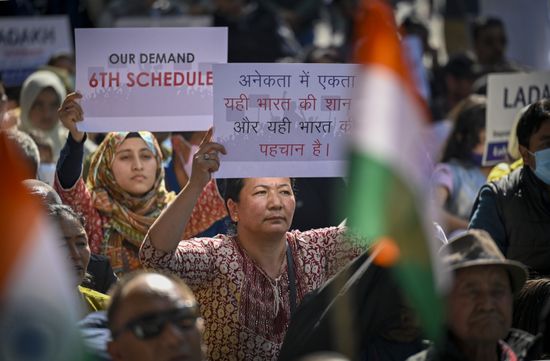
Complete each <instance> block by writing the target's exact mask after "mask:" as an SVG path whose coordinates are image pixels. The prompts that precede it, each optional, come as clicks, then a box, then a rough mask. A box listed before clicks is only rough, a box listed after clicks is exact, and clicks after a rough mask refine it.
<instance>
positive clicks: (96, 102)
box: [75, 28, 227, 132]
mask: <svg viewBox="0 0 550 361" xmlns="http://www.w3.org/2000/svg"><path fill="white" fill-rule="evenodd" d="M75 44H76V67H77V73H76V89H77V90H78V91H79V92H80V93H82V95H83V98H82V101H81V105H82V108H83V110H84V121H83V122H82V123H81V125H80V126H79V129H80V130H84V131H92V132H107V131H138V130H150V131H171V130H188V131H191V130H206V129H208V128H209V127H210V126H211V125H212V96H213V90H212V86H213V84H214V82H213V74H212V64H213V63H225V62H227V28H130V29H76V31H75Z"/></svg>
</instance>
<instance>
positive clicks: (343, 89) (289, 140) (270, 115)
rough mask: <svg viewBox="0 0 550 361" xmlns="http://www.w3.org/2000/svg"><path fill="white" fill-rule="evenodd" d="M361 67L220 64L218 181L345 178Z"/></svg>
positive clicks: (217, 76) (217, 90)
mask: <svg viewBox="0 0 550 361" xmlns="http://www.w3.org/2000/svg"><path fill="white" fill-rule="evenodd" d="M358 71H359V66H358V65H350V64H216V65H214V79H215V81H216V87H215V89H214V119H215V120H214V122H215V137H216V141H217V142H219V143H221V144H223V145H224V146H225V148H226V150H227V153H228V154H227V155H225V156H222V160H221V167H220V170H219V171H218V172H217V173H216V175H215V176H216V177H217V178H234V177H275V176H284V177H341V176H344V175H345V174H346V165H347V159H346V158H347V154H346V144H347V138H348V134H349V133H350V132H351V130H352V119H351V107H352V102H353V100H352V94H353V90H354V87H355V86H356V85H358V83H359V80H358V77H357V75H356V74H358Z"/></svg>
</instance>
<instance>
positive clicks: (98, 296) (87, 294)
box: [78, 286, 110, 311]
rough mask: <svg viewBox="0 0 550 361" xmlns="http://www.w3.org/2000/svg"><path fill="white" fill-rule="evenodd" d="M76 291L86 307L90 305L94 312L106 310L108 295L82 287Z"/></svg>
mask: <svg viewBox="0 0 550 361" xmlns="http://www.w3.org/2000/svg"><path fill="white" fill-rule="evenodd" d="M78 290H79V291H80V293H81V294H82V296H83V297H84V299H85V300H86V302H87V303H88V305H90V306H91V307H92V308H93V309H94V310H95V311H99V310H106V309H107V306H108V304H109V300H110V297H109V296H108V295H106V294H103V293H101V292H97V291H95V290H92V289H91V288H87V287H84V286H78Z"/></svg>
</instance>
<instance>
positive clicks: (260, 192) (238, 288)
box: [140, 131, 361, 360]
mask: <svg viewBox="0 0 550 361" xmlns="http://www.w3.org/2000/svg"><path fill="white" fill-rule="evenodd" d="M211 134H212V131H210V132H209V133H208V134H207V136H206V137H205V140H203V142H202V144H201V146H200V150H199V151H198V152H197V153H196V154H195V157H194V160H193V171H192V172H191V179H190V180H189V182H188V183H187V185H186V187H185V188H184V189H183V190H182V192H181V193H180V194H179V195H178V196H177V197H176V199H175V200H174V202H173V203H171V204H170V205H169V206H168V207H167V208H166V209H165V210H164V211H163V213H162V214H161V216H160V217H159V218H158V219H157V220H156V221H155V223H154V224H153V225H152V226H151V229H150V230H149V233H148V235H147V237H146V239H145V241H144V243H143V244H142V246H141V250H140V259H141V261H142V263H143V264H144V265H145V266H147V267H152V268H155V269H158V270H164V271H169V272H172V273H174V274H177V275H179V276H180V277H182V278H183V279H184V280H185V282H186V283H187V284H189V285H190V287H191V288H192V289H193V292H194V293H195V295H196V296H197V299H198V301H199V303H200V305H201V312H202V316H203V317H204V319H205V326H206V330H205V334H204V337H205V343H206V345H207V347H208V358H209V359H210V360H276V359H277V356H278V353H279V349H280V347H281V343H282V341H283V338H284V335H285V332H286V329H287V327H288V322H289V319H290V315H291V312H292V310H294V309H295V307H297V306H298V305H299V303H300V301H301V300H302V298H303V297H304V295H305V294H307V293H308V292H310V291H312V290H314V289H316V288H318V287H319V286H321V285H322V284H323V283H324V282H325V281H326V280H327V279H328V278H329V277H331V276H332V275H334V274H335V273H336V272H337V271H338V270H339V269H341V268H342V267H343V266H344V265H345V264H346V263H347V262H349V261H350V260H352V259H353V258H354V257H355V256H357V255H359V254H360V252H361V249H359V248H358V247H355V246H354V245H353V244H352V243H351V242H348V241H347V240H346V237H345V228H344V227H330V228H323V229H313V230H310V231H306V232H301V231H297V230H295V231H290V232H289V227H290V224H291V223H292V217H293V214H294V209H295V206H296V201H295V198H294V190H293V187H292V182H291V180H290V179H289V178H247V179H233V180H229V181H228V183H227V188H226V192H225V199H226V205H227V207H228V210H229V215H230V217H231V219H232V221H233V222H234V223H235V225H236V232H235V234H234V235H218V236H216V237H214V238H194V239H189V240H181V237H180V235H181V233H182V230H183V229H184V228H185V226H186V225H187V222H188V220H189V216H190V215H191V210H192V209H193V206H194V205H195V202H196V200H197V199H198V197H199V194H200V190H201V189H202V187H204V185H205V184H207V183H208V182H209V181H210V178H211V173H212V172H215V171H216V170H217V169H218V168H219V164H220V160H219V153H220V152H221V153H224V154H225V149H224V147H223V146H222V145H220V144H217V143H212V142H209V141H208V140H209V139H210V137H211ZM207 139H208V140H207Z"/></svg>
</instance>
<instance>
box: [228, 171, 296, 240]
mask: <svg viewBox="0 0 550 361" xmlns="http://www.w3.org/2000/svg"><path fill="white" fill-rule="evenodd" d="M228 207H229V210H230V213H231V218H232V219H233V221H236V222H237V223H238V226H237V232H239V234H240V233H241V232H247V233H250V234H273V233H283V234H284V233H285V232H287V231H288V229H289V228H290V225H291V223H292V217H293V216H294V209H295V208H296V199H295V198H294V192H293V190H292V184H291V182H290V179H289V178H247V179H245V180H244V186H243V188H242V189H241V192H240V193H239V202H238V203H236V202H234V201H233V200H228Z"/></svg>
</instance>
